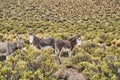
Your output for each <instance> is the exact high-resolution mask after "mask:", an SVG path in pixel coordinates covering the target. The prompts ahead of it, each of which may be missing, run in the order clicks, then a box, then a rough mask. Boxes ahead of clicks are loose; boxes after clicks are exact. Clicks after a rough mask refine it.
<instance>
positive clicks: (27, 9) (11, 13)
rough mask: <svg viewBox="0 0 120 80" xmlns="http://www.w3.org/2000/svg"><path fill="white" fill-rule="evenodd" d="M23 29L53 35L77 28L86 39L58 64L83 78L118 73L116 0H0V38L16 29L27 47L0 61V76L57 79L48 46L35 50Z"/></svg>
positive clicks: (119, 14)
mask: <svg viewBox="0 0 120 80" xmlns="http://www.w3.org/2000/svg"><path fill="white" fill-rule="evenodd" d="M28 32H34V33H35V34H36V35H37V36H39V37H55V38H58V39H68V38H70V37H72V36H74V35H76V34H81V35H82V36H83V37H84V38H82V40H83V41H86V42H87V43H85V44H83V45H82V46H81V47H76V48H75V50H74V55H73V57H72V59H71V60H68V59H66V60H68V62H67V61H65V63H63V65H67V66H73V67H74V68H76V69H77V70H78V71H79V72H81V73H83V74H84V75H85V78H86V79H88V80H116V79H117V78H119V79H120V0H0V41H6V42H7V41H13V40H14V39H15V36H16V34H20V36H21V37H23V39H24V40H25V42H26V47H27V50H26V51H25V52H20V50H17V51H16V52H14V55H12V56H10V57H9V58H8V60H7V61H5V62H0V80H18V79H19V80H56V79H55V78H54V77H53V76H52V74H54V72H55V71H56V70H57V69H58V68H59V66H60V65H59V64H57V63H56V61H55V56H54V54H51V53H52V50H51V49H48V50H39V51H36V50H34V48H33V47H31V46H30V45H29V44H28ZM99 44H105V46H106V49H105V50H104V49H102V48H101V47H99ZM63 56H64V55H63ZM62 58H63V57H62ZM62 60H64V58H63V59H62ZM63 62H64V61H63Z"/></svg>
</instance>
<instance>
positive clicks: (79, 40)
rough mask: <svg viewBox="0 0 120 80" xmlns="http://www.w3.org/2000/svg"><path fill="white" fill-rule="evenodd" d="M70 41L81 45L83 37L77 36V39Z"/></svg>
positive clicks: (73, 38)
mask: <svg viewBox="0 0 120 80" xmlns="http://www.w3.org/2000/svg"><path fill="white" fill-rule="evenodd" d="M69 41H71V42H72V43H74V44H77V45H81V36H80V35H76V36H75V37H72V38H70V39H69Z"/></svg>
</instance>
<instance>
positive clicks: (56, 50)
mask: <svg viewBox="0 0 120 80" xmlns="http://www.w3.org/2000/svg"><path fill="white" fill-rule="evenodd" d="M55 55H56V60H57V61H58V62H59V63H60V64H61V63H62V62H61V60H60V51H59V50H58V49H55Z"/></svg>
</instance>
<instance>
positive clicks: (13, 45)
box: [0, 39, 25, 59]
mask: <svg viewBox="0 0 120 80" xmlns="http://www.w3.org/2000/svg"><path fill="white" fill-rule="evenodd" d="M24 44H25V43H24V41H23V40H22V39H19V40H17V41H15V42H0V55H2V56H4V57H6V56H9V55H12V53H13V52H14V51H16V50H18V49H21V50H24V49H25V47H24ZM1 58H2V57H1ZM4 59H5V58H4Z"/></svg>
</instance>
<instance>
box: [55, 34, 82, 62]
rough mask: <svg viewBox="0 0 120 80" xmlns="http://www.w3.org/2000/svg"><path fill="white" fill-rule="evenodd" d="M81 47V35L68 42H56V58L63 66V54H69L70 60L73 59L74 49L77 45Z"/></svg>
mask: <svg viewBox="0 0 120 80" xmlns="http://www.w3.org/2000/svg"><path fill="white" fill-rule="evenodd" d="M76 44H77V45H81V37H80V35H76V36H75V37H72V38H70V39H68V40H59V39H58V40H56V41H55V54H56V58H57V60H58V61H59V63H60V64H61V60H60V55H61V52H68V55H69V58H71V57H72V53H73V49H74V47H75V45H76Z"/></svg>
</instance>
